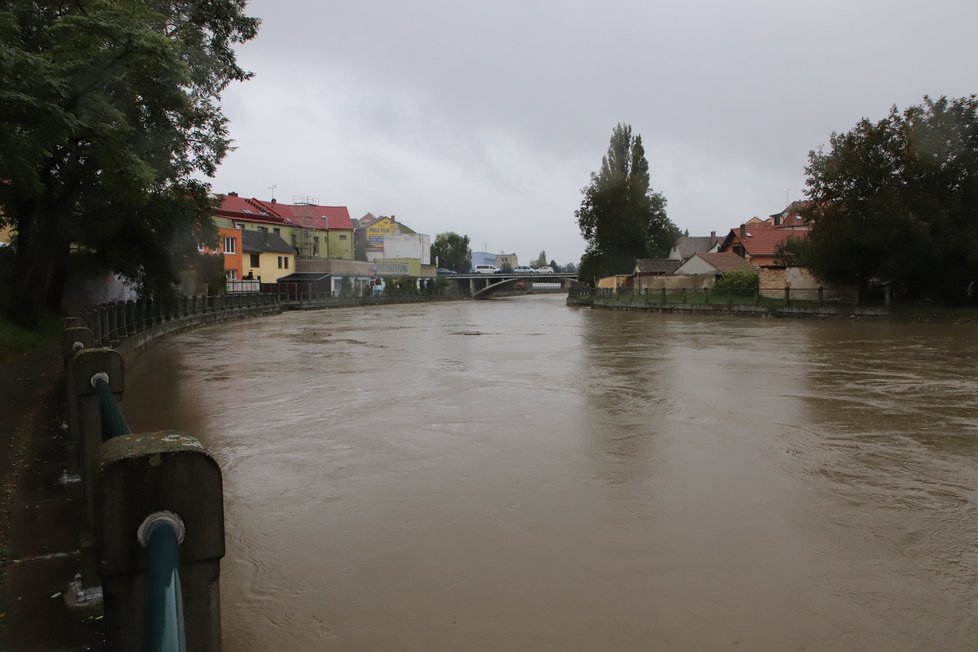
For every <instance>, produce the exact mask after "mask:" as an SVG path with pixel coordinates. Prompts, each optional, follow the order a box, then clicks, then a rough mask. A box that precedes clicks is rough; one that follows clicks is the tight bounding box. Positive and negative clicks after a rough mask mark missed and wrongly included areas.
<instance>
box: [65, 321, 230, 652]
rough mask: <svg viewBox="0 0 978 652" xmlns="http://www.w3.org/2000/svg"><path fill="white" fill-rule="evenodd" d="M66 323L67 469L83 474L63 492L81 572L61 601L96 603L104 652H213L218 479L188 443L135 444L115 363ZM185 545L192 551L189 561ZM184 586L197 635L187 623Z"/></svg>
mask: <svg viewBox="0 0 978 652" xmlns="http://www.w3.org/2000/svg"><path fill="white" fill-rule="evenodd" d="M68 321H70V322H71V323H70V324H69V323H66V326H68V327H67V328H66V329H65V331H64V336H63V340H62V344H63V347H62V350H63V352H64V354H65V369H66V383H67V392H68V421H69V430H70V432H71V434H72V442H73V444H74V445H73V446H72V447H70V449H69V464H68V466H69V469H74V470H77V473H78V475H79V479H80V482H78V483H72V484H71V486H72V487H78V488H77V489H75V488H73V489H72V490H73V491H74V492H75V495H76V498H78V502H79V503H80V504H81V505H82V506H83V510H82V517H81V523H80V529H81V532H80V547H81V572H80V573H79V574H78V575H77V576H76V579H75V582H73V583H72V586H70V587H69V593H70V594H71V595H69V602H73V603H74V604H76V605H78V606H92V605H98V604H99V603H101V604H102V607H103V616H104V622H105V627H106V644H107V649H109V650H133V649H140V648H142V649H144V650H153V651H160V652H162V651H164V650H165V651H177V650H179V651H184V650H186V649H188V647H189V648H190V649H194V650H210V651H214V650H219V649H220V610H219V604H218V603H217V602H215V601H214V600H213V596H214V595H216V594H217V591H218V589H217V582H218V577H219V568H220V558H221V557H222V556H223V554H224V516H223V496H222V489H221V484H222V481H221V472H220V468H219V467H218V466H217V464H216V462H214V460H213V458H211V457H210V455H209V454H208V453H207V452H206V450H204V448H203V446H201V445H200V443H199V442H197V441H196V440H194V439H193V438H190V437H187V436H185V435H181V434H179V433H175V432H163V433H142V434H133V433H132V432H131V430H130V428H129V425H128V423H127V422H126V419H125V416H124V415H123V413H122V410H121V409H120V406H119V397H120V396H121V394H122V393H123V390H124V369H123V361H122V356H121V355H120V354H119V352H117V351H115V350H114V349H109V348H103V347H98V346H96V344H97V343H96V339H95V335H94V333H92V332H91V331H90V330H89V329H88V328H86V327H83V326H79V325H78V324H80V323H81V320H80V319H75V320H66V322H68ZM185 523H186V524H187V525H186V526H185ZM185 537H189V538H190V539H191V540H192V541H193V543H192V544H191V545H190V548H189V549H187V550H186V551H185V552H186V554H184V553H182V552H181V549H182V544H183V542H184V539H185ZM183 568H190V569H191V572H192V575H193V578H192V579H191V580H187V581H184V579H183V578H182V575H183V573H182V569H183ZM137 576H142V578H143V579H142V581H141V582H140V581H136V580H135V579H134V578H135V577H137ZM187 582H189V584H188V583H187ZM138 587H142V589H141V594H139V595H137V593H140V591H139V589H138ZM187 587H191V588H190V590H191V593H192V595H193V599H192V600H191V601H190V602H188V603H187V604H192V605H194V608H195V610H196V612H195V617H194V618H193V623H194V625H193V627H189V626H188V625H185V622H188V623H189V622H191V621H190V620H187V621H185V619H184V604H185V603H184V595H185V593H186V591H187ZM134 591H136V593H134Z"/></svg>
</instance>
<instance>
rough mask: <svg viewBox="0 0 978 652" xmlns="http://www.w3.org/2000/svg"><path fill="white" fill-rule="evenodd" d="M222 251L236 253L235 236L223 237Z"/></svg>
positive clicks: (236, 240) (236, 241)
mask: <svg viewBox="0 0 978 652" xmlns="http://www.w3.org/2000/svg"><path fill="white" fill-rule="evenodd" d="M224 253H226V254H235V253H238V239H237V238H224Z"/></svg>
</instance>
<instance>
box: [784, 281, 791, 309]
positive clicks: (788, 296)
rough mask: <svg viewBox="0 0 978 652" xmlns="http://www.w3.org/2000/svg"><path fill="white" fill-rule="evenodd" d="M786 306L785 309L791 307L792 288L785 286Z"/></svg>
mask: <svg viewBox="0 0 978 652" xmlns="http://www.w3.org/2000/svg"><path fill="white" fill-rule="evenodd" d="M784 305H785V307H787V306H790V305H791V287H790V286H787V285H786V286H784Z"/></svg>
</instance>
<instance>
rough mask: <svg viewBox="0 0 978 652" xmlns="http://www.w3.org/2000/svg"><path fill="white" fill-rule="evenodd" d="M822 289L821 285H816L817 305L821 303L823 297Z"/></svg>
mask: <svg viewBox="0 0 978 652" xmlns="http://www.w3.org/2000/svg"><path fill="white" fill-rule="evenodd" d="M823 289H824V288H822V286H821V285H819V286H818V305H822V299H823V294H822V291H823Z"/></svg>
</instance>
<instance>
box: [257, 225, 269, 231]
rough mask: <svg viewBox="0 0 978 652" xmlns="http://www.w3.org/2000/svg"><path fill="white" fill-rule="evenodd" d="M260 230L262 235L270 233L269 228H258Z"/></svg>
mask: <svg viewBox="0 0 978 652" xmlns="http://www.w3.org/2000/svg"><path fill="white" fill-rule="evenodd" d="M258 230H259V231H261V232H262V233H268V227H267V226H259V227H258Z"/></svg>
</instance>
